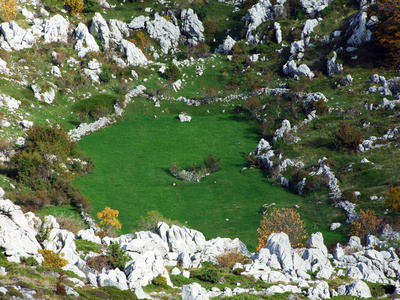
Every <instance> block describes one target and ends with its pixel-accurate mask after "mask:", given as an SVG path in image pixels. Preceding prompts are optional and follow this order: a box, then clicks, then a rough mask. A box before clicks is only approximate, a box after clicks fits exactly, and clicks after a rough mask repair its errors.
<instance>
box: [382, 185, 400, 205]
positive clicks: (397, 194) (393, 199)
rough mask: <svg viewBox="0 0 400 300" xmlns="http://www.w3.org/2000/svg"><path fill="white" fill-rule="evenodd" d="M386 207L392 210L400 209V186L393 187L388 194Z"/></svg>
mask: <svg viewBox="0 0 400 300" xmlns="http://www.w3.org/2000/svg"><path fill="white" fill-rule="evenodd" d="M386 196H387V198H386V200H385V206H386V207H387V208H388V209H390V210H399V209H400V186H396V187H392V188H391V189H390V191H389V192H387V193H386Z"/></svg>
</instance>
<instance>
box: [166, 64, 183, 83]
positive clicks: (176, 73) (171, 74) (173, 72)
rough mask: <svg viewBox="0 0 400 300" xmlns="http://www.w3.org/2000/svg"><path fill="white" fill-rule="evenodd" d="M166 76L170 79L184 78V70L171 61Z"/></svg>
mask: <svg viewBox="0 0 400 300" xmlns="http://www.w3.org/2000/svg"><path fill="white" fill-rule="evenodd" d="M165 77H166V78H167V79H168V80H172V81H177V80H178V79H181V78H182V71H181V69H179V68H178V67H177V65H175V64H174V63H171V64H170V65H169V66H168V68H167V69H166V70H165Z"/></svg>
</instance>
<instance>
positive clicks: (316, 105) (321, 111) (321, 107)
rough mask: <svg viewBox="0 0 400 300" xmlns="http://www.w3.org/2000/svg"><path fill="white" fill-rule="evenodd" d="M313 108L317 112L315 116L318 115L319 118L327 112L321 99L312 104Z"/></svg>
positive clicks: (326, 107)
mask: <svg viewBox="0 0 400 300" xmlns="http://www.w3.org/2000/svg"><path fill="white" fill-rule="evenodd" d="M313 107H314V109H315V110H316V111H317V115H319V116H321V115H323V114H326V113H327V112H328V110H329V108H328V106H327V105H326V103H325V101H324V100H322V99H320V100H318V101H317V102H314V103H313Z"/></svg>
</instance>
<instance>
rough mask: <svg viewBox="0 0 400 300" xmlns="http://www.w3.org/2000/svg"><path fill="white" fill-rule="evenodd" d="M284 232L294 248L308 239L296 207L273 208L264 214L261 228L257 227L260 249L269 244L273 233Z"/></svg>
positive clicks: (258, 247)
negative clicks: (269, 238) (268, 241)
mask: <svg viewBox="0 0 400 300" xmlns="http://www.w3.org/2000/svg"><path fill="white" fill-rule="evenodd" d="M279 232H284V233H286V234H287V235H288V236H289V240H290V242H291V244H292V247H293V248H300V247H302V246H303V245H304V240H305V239H306V237H307V235H306V230H305V225H304V222H303V220H302V219H301V217H300V214H299V213H298V212H297V211H296V210H295V209H294V208H272V209H271V210H268V211H267V213H265V214H264V215H263V218H262V220H261V222H260V228H258V229H257V233H258V244H257V246H256V250H257V251H259V250H260V249H261V248H264V247H265V246H266V245H267V240H268V237H269V236H270V235H271V234H272V233H279Z"/></svg>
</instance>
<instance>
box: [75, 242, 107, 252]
mask: <svg viewBox="0 0 400 300" xmlns="http://www.w3.org/2000/svg"><path fill="white" fill-rule="evenodd" d="M75 244H76V250H77V251H78V252H79V251H83V252H84V253H89V252H95V253H101V252H102V249H101V245H98V244H96V243H94V242H91V241H86V240H81V239H76V240H75Z"/></svg>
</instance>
